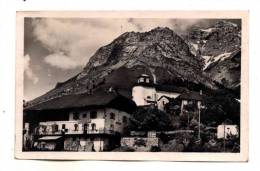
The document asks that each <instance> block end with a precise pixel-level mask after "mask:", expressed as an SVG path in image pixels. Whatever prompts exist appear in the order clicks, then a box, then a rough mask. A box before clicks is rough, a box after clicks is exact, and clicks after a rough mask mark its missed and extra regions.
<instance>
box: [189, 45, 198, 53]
mask: <svg viewBox="0 0 260 171" xmlns="http://www.w3.org/2000/svg"><path fill="white" fill-rule="evenodd" d="M190 44H191V45H192V47H194V49H195V50H196V51H197V50H198V49H199V45H198V44H195V43H190Z"/></svg>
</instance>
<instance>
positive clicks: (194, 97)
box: [178, 91, 203, 101]
mask: <svg viewBox="0 0 260 171" xmlns="http://www.w3.org/2000/svg"><path fill="white" fill-rule="evenodd" d="M202 97H203V96H202V95H201V94H200V93H199V92H196V91H191V92H188V93H184V94H181V95H180V96H179V97H178V98H180V99H183V100H198V101H202V99H203V98H202Z"/></svg>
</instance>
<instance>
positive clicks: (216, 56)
mask: <svg viewBox="0 0 260 171" xmlns="http://www.w3.org/2000/svg"><path fill="white" fill-rule="evenodd" d="M57 13H58V15H46V14H48V13H47V12H45V13H44V15H41V13H40V12H38V13H37V12H34V13H33V12H30V13H29V12H28V13H26V12H21V13H17V23H18V25H17V27H19V26H20V27H19V31H18V28H17V37H18V38H17V47H18V48H17V64H16V65H17V66H16V68H18V69H17V75H16V77H17V79H16V84H17V85H16V86H17V87H19V88H16V91H17V93H16V109H17V110H16V151H19V154H21V155H19V156H22V154H28V155H27V158H30V157H28V156H29V155H32V156H33V154H37V155H39V157H40V158H41V157H43V156H41V154H44V155H45V154H46V156H47V157H46V158H56V157H52V154H53V156H55V155H59V156H60V154H65V155H64V156H66V157H64V156H63V157H58V158H56V159H59V158H61V159H70V155H71V156H74V158H77V157H75V155H77V154H78V156H80V155H82V156H83V155H84V154H87V155H88V156H91V155H93V156H94V155H99V157H100V158H101V159H110V158H109V157H104V158H102V156H101V155H102V154H104V155H105V156H109V155H110V154H112V153H113V156H120V155H122V156H123V155H124V157H123V160H125V159H129V160H135V159H137V160H139V159H140V158H138V157H137V158H135V157H134V156H136V155H140V156H142V155H144V156H145V155H148V156H149V155H153V156H155V157H154V158H153V157H151V158H149V157H144V160H149V159H157V160H159V159H160V155H164V156H163V157H162V160H165V158H166V156H165V155H166V154H167V155H172V156H173V158H172V157H169V158H168V159H169V160H178V159H176V158H177V157H178V155H181V157H180V160H182V161H185V158H183V157H185V155H191V156H190V157H189V159H188V160H200V159H199V158H196V157H199V156H200V155H201V156H205V155H209V156H210V157H211V160H213V161H214V155H216V156H218V157H219V158H218V159H216V160H222V159H221V155H223V156H225V157H224V158H223V160H247V141H248V140H247V136H248V135H247V134H248V132H247V115H248V113H247V107H246V104H247V86H248V85H247V84H248V82H247V79H248V78H247V77H248V75H247V66H246V65H247V60H248V56H247V55H248V54H247V44H246V41H247V33H246V30H247V25H246V23H247V15H246V14H247V13H242V14H241V13H239V12H237V13H235V12H233V13H228V12H227V14H226V15H224V14H223V13H218V12H215V14H214V12H211V13H210V14H207V12H202V13H201V15H198V17H196V14H197V13H194V12H183V13H182V12H178V13H171V12H168V13H169V15H167V12H164V13H163V12H162V13H161V14H160V13H159V12H157V13H156V12H154V13H153V12H150V13H145V12H144V13H140V12H139V13H138V15H137V14H135V12H129V13H126V12H125V13H124V12H122V15H121V13H113V12H112V15H110V14H111V13H109V12H107V13H105V12H103V13H102V12H101V13H95V14H93V13H83V14H82V13H81V14H80V15H78V16H77V15H71V16H70V15H68V14H66V13H65V12H64V15H63V14H62V12H56V13H54V14H57ZM75 13H76V12H74V13H72V14H75ZM158 13H159V14H158ZM19 14H20V15H19ZM35 14H36V15H35ZM49 14H53V13H51V12H50V13H49ZM69 14H71V13H69ZM88 14H89V15H88ZM97 14H98V15H97ZM142 14H143V15H142ZM19 16H20V17H19ZM75 16H76V17H75ZM140 16H141V17H140ZM214 16H215V17H214ZM225 16H226V17H225ZM18 85H19V86H18ZM98 152H99V153H98ZM47 154H48V155H47ZM114 154H116V155H114ZM192 155H195V156H194V157H193V156H192ZM228 155H230V156H237V157H228ZM34 156H35V155H34ZM48 156H49V157H48ZM128 156H131V157H129V158H128ZM111 157H112V156H111ZM21 158H22V157H21ZM34 158H37V157H34ZM79 158H81V157H79ZM84 158H85V159H88V157H84ZM90 158H91V157H90ZM205 158H206V156H205V157H204V159H202V160H205ZM95 159H98V158H95ZM117 159H118V160H121V158H120V157H118V158H116V157H113V158H111V160H117ZM166 160H167V159H166ZM209 160H210V159H209Z"/></svg>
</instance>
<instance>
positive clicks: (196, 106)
mask: <svg viewBox="0 0 260 171" xmlns="http://www.w3.org/2000/svg"><path fill="white" fill-rule="evenodd" d="M178 99H180V100H181V114H183V112H184V110H190V109H191V110H192V111H194V112H196V111H198V110H200V109H201V103H202V99H203V98H202V91H200V92H195V91H190V92H187V93H183V94H181V95H180V96H179V97H178Z"/></svg>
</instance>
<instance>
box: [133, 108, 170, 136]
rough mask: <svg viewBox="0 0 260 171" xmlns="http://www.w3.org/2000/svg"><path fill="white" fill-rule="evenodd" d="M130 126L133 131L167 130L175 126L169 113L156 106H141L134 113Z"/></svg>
mask: <svg viewBox="0 0 260 171" xmlns="http://www.w3.org/2000/svg"><path fill="white" fill-rule="evenodd" d="M129 128H130V130H132V131H152V130H154V131H167V130H171V129H172V128H173V126H172V122H171V117H170V115H169V114H168V113H165V112H163V111H160V110H158V109H156V108H148V109H145V108H139V109H138V110H137V111H136V112H135V113H134V114H133V119H132V120H131V122H130V126H129Z"/></svg>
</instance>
